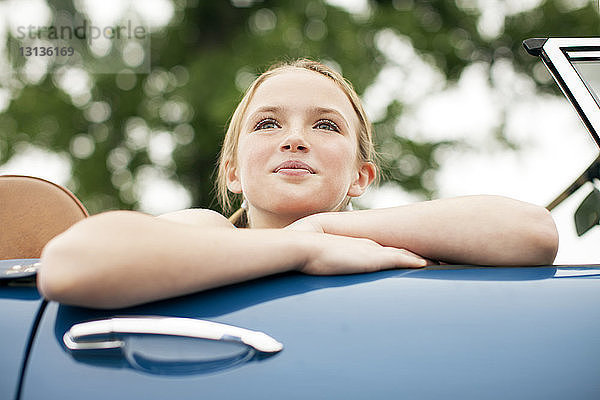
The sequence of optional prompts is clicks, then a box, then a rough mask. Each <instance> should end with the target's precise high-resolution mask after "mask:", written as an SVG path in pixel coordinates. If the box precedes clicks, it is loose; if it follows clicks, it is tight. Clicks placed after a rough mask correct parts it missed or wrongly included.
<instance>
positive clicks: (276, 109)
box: [248, 106, 350, 131]
mask: <svg viewBox="0 0 600 400" xmlns="http://www.w3.org/2000/svg"><path fill="white" fill-rule="evenodd" d="M284 111H285V108H284V107H281V106H262V107H259V108H257V109H256V110H255V111H254V112H253V113H252V114H251V115H250V116H249V118H248V120H251V119H253V118H254V116H255V115H257V114H261V113H270V112H271V113H281V112H284ZM309 111H310V113H311V114H334V115H336V116H337V117H338V118H339V119H341V120H342V121H343V122H344V125H346V129H348V131H350V125H349V124H348V121H346V118H344V116H343V115H342V113H341V112H339V111H338V110H336V109H335V108H330V107H319V106H314V107H311V108H310V109H309Z"/></svg>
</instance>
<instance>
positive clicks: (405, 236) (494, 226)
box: [290, 195, 558, 265]
mask: <svg viewBox="0 0 600 400" xmlns="http://www.w3.org/2000/svg"><path fill="white" fill-rule="evenodd" d="M306 223H309V224H312V225H314V226H317V227H318V229H317V230H319V229H322V231H323V232H325V233H331V234H336V235H345V236H353V237H363V238H369V239H371V240H374V241H376V242H377V243H380V244H381V245H384V246H393V247H400V248H404V249H407V250H410V251H412V252H414V253H416V254H419V255H421V256H423V257H427V258H431V259H435V260H441V261H444V262H449V263H455V264H463V263H464V264H478V265H542V264H550V263H552V262H553V260H554V258H555V256H556V252H557V249H558V233H557V231H556V226H555V225H554V221H553V219H552V217H551V216H550V213H549V212H548V211H547V210H546V209H544V208H542V207H539V206H535V205H532V204H529V203H524V202H521V201H517V200H513V199H509V198H505V197H500V196H487V195H485V196H465V197H457V198H451V199H441V200H433V201H426V202H422V203H415V204H410V205H406V206H400V207H393V208H386V209H376V210H361V211H352V212H342V213H322V214H316V215H312V216H309V217H306V218H303V219H301V220H299V221H296V222H295V223H294V224H292V225H290V228H292V229H293V228H294V225H295V224H297V225H301V224H306Z"/></svg>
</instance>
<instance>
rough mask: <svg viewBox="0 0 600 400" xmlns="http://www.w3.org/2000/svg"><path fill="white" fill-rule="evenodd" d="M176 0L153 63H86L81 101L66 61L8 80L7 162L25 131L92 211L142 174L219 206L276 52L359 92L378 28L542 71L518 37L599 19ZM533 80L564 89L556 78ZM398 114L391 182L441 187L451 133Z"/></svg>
mask: <svg viewBox="0 0 600 400" xmlns="http://www.w3.org/2000/svg"><path fill="white" fill-rule="evenodd" d="M479 3H482V2H479ZM173 4H174V10H175V11H174V16H173V18H172V19H171V22H170V23H169V25H167V26H165V27H164V28H162V29H158V30H156V31H154V32H153V34H152V37H151V71H150V73H149V74H137V75H132V74H126V73H121V74H95V75H92V76H91V88H90V93H91V98H90V99H89V100H88V101H85V102H77V101H73V99H72V96H70V95H69V94H67V93H66V92H65V91H64V90H62V89H60V88H59V86H60V85H59V84H58V83H57V79H58V78H57V74H56V73H53V72H56V71H57V70H58V68H59V67H60V66H58V65H51V66H50V67H49V68H50V69H49V71H48V73H47V74H46V75H45V76H44V78H43V79H42V80H41V81H39V82H36V83H29V82H27V80H26V79H25V78H23V76H24V75H23V74H21V75H19V77H20V80H19V82H20V83H19V82H17V83H14V82H13V84H12V86H9V85H7V84H6V83H5V84H4V85H5V86H7V87H8V88H9V89H10V90H11V92H12V100H11V103H10V106H9V107H8V109H7V110H6V111H5V112H4V113H2V114H0V150H3V151H0V164H2V163H4V162H6V161H7V160H8V159H9V158H10V157H11V156H12V155H13V154H14V153H15V152H17V151H18V150H19V148H20V144H22V143H32V144H35V145H38V146H41V147H43V148H47V149H49V150H52V151H55V152H59V153H65V154H67V155H68V157H69V158H70V159H71V161H72V172H73V178H72V180H71V182H70V184H69V185H70V187H71V188H72V189H73V190H74V191H75V192H76V194H77V195H78V196H79V197H80V198H81V199H82V201H83V202H84V204H86V205H87V206H88V208H90V211H91V212H93V213H95V212H99V211H103V210H107V209H114V208H138V207H139V194H138V193H137V192H136V186H135V182H136V179H138V178H140V177H141V176H142V175H143V174H147V176H150V177H152V176H162V177H164V178H168V179H171V180H174V181H177V182H180V183H181V184H182V185H183V186H184V187H185V188H186V189H187V190H188V191H189V192H190V193H191V196H192V199H193V200H192V205H193V206H195V207H209V208H217V205H216V202H215V201H214V190H213V186H214V185H213V181H214V171H215V166H216V161H217V157H218V153H219V150H220V145H221V141H222V137H223V133H224V131H225V126H226V124H227V121H228V119H229V117H230V115H231V113H232V111H233V109H234V107H235V105H236V104H237V102H238V101H239V99H240V98H241V94H242V92H243V90H244V89H245V87H246V86H247V85H248V83H249V81H250V80H251V79H252V78H253V77H254V76H256V75H257V74H258V73H260V72H261V71H263V70H264V69H265V68H266V67H267V66H268V65H269V64H271V63H272V62H274V61H277V60H281V59H285V58H296V57H310V58H315V59H319V60H323V61H325V62H327V63H330V64H333V65H336V66H337V67H338V68H340V69H341V71H342V72H343V74H344V75H345V76H346V78H348V79H349V80H350V81H351V82H352V83H353V84H354V86H355V88H356V89H357V91H358V93H359V94H361V93H364V91H365V90H366V89H367V88H368V87H369V86H370V85H371V84H372V83H373V82H374V81H375V79H376V77H377V75H378V73H379V72H380V71H381V70H382V68H384V66H386V65H388V64H389V63H390V62H391V61H390V60H389V59H388V58H387V57H386V56H385V54H383V53H382V51H381V49H380V48H379V47H378V43H377V38H378V33H380V32H382V31H387V32H393V33H394V34H395V35H398V36H401V37H405V38H408V39H409V41H410V43H411V45H412V47H413V48H414V49H415V51H416V52H417V53H418V54H419V55H420V56H421V57H422V58H423V59H424V60H425V61H426V62H428V63H429V64H430V65H432V66H433V67H435V68H436V69H437V70H439V71H441V72H442V73H443V75H444V76H445V78H446V84H447V85H450V84H452V82H455V81H456V80H457V79H458V78H459V77H460V74H461V72H462V71H463V70H464V69H465V68H466V67H467V66H468V65H470V64H472V63H473V62H484V63H486V65H488V66H489V67H490V68H492V66H493V65H494V63H495V62H497V61H498V60H509V61H510V62H511V63H512V64H513V65H514V67H515V69H517V70H519V71H523V72H525V73H526V74H527V75H529V76H534V71H533V68H534V66H535V64H536V62H538V61H537V60H536V59H535V58H533V57H531V56H528V55H527V54H526V53H525V52H524V51H523V50H522V48H521V42H522V40H524V39H526V38H530V37H547V36H589V35H597V34H598V33H599V32H598V29H599V26H600V24H598V12H597V10H596V9H595V7H594V3H593V2H590V3H589V4H588V5H587V6H584V7H581V8H578V9H573V10H570V9H568V1H567V0H546V1H541V4H540V5H539V6H537V7H535V8H533V9H530V10H527V11H524V12H521V13H517V14H514V15H508V16H507V17H506V18H505V21H504V22H505V23H504V28H503V30H502V31H501V32H500V33H499V34H497V35H495V36H493V37H488V36H486V35H484V34H482V33H481V32H480V31H481V28H478V24H479V23H480V20H481V13H482V10H481V9H479V8H478V7H477V4H478V2H477V1H475V0H472V1H469V0H456V1H449V0H393V1H384V0H378V1H371V2H370V3H369V11H368V12H365V13H362V14H353V13H350V12H349V11H347V10H345V9H343V8H340V7H336V6H334V5H331V4H329V3H327V2H323V1H319V0H282V1H273V0H264V1H245V2H242V1H240V0H238V1H231V2H229V1H193V0H187V1H186V0H173ZM236 5H237V6H236ZM240 5H243V7H242V6H240ZM51 8H52V10H53V14H54V15H55V16H56V15H58V14H59V13H60V14H62V15H70V16H76V15H78V14H79V13H80V11H79V10H78V9H77V8H76V6H75V5H74V4H73V2H71V1H70V0H62V1H55V2H52V3H51ZM93 62H94V59H92V58H90V59H88V60H86V63H93ZM537 84H538V86H539V88H540V90H545V91H554V92H556V89H555V88H554V84H553V83H552V82H547V81H540V82H537ZM93 107H95V108H93ZM107 110H108V111H107ZM98 112H99V113H100V114H102V113H104V114H106V113H107V112H108V113H109V114H108V118H106V119H105V120H103V119H102V118H98V117H94V113H96V114H98ZM402 112H403V104H401V103H399V102H398V101H394V102H392V103H390V104H389V105H388V107H387V111H386V113H385V115H384V116H383V117H382V118H380V119H379V120H378V121H375V129H376V135H377V142H378V148H379V149H380V151H381V153H382V162H381V164H382V167H383V170H384V181H386V182H394V183H396V184H398V185H400V186H402V187H403V188H404V189H406V190H408V191H412V192H416V193H419V194H421V195H422V196H424V197H431V196H432V195H434V193H435V187H433V186H432V185H431V184H430V183H429V184H428V183H427V182H425V181H424V177H427V176H429V177H431V174H432V173H434V172H435V171H436V169H437V168H438V167H439V165H438V163H437V161H436V158H435V150H436V149H437V148H438V147H440V146H448V145H451V144H452V142H451V141H442V142H418V141H414V140H409V139H406V138H403V137H402V136H401V135H398V134H397V128H396V125H397V121H398V118H399V116H400V115H401V114H402ZM90 115H91V116H90ZM75 138H79V139H78V140H80V141H83V142H84V143H88V144H89V143H92V145H93V152H92V153H91V154H86V155H84V156H82V155H81V154H79V155H78V154H77V152H76V151H73V148H74V146H75V144H74V142H73V141H74V140H75ZM161 140H162V141H164V143H165V145H164V146H167V147H168V146H172V147H173V151H172V156H169V152H168V151H167V152H166V155H165V154H163V155H162V156H161V155H160V154H159V155H158V156H157V155H156V154H154V155H153V154H152V152H151V151H150V150H149V148H150V146H149V142H151V141H154V146H155V148H156V146H158V147H160V143H161ZM159 153H160V152H159ZM406 157H411V160H417V162H416V164H415V165H416V166H414V168H408V169H407V168H402V160H403V159H405V158H406ZM148 171H153V173H154V174H158V175H152V174H148ZM428 171H429V173H427V172H428Z"/></svg>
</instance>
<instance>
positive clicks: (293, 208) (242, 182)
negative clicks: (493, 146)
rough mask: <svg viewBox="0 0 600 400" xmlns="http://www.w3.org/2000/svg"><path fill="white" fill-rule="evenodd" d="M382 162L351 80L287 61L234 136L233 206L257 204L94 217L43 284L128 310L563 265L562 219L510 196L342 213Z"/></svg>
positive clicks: (65, 241)
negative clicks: (286, 288) (292, 278)
mask: <svg viewBox="0 0 600 400" xmlns="http://www.w3.org/2000/svg"><path fill="white" fill-rule="evenodd" d="M374 158H375V153H374V150H373V142H372V133H371V126H370V124H369V122H368V120H367V117H366V115H365V112H364V110H363V108H362V105H361V103H360V100H359V98H358V96H357V95H356V93H355V92H354V90H353V89H352V87H351V85H350V84H349V83H348V82H347V81H345V80H344V78H342V76H340V75H339V74H338V73H337V72H335V71H333V70H332V69H330V68H328V67H327V66H325V65H322V64H320V63H317V62H314V61H310V60H304V59H302V60H297V61H294V62H291V63H287V64H281V65H277V66H274V67H272V68H271V69H269V70H268V71H267V72H265V73H264V74H262V75H261V76H260V77H259V78H258V79H256V81H255V82H254V83H253V84H252V85H251V86H250V88H249V89H248V91H247V92H246V94H245V95H244V97H243V99H242V101H241V102H240V104H239V105H238V107H237V108H236V110H235V112H234V114H233V117H232V119H231V122H230V125H229V128H228V130H227V133H226V136H225V141H224V145H223V149H222V153H221V158H220V162H219V174H218V189H219V196H220V200H221V202H222V205H223V209H225V210H228V209H230V207H231V204H232V200H231V198H230V195H237V196H242V197H243V199H244V201H243V205H242V208H240V209H239V210H238V211H236V212H235V213H234V214H233V215H232V217H231V218H230V220H228V219H226V218H225V217H223V216H222V215H221V214H219V213H216V212H214V211H210V210H201V209H191V210H183V211H178V212H174V213H169V214H165V215H161V216H159V217H152V216H149V215H145V214H142V213H139V212H132V211H111V212H107V213H103V214H99V215H96V216H93V217H90V218H87V219H85V220H83V221H81V222H79V223H77V224H75V225H74V226H73V227H71V228H70V229H69V230H67V231H66V232H65V233H63V234H61V235H59V236H57V237H56V238H55V239H53V240H52V241H50V242H49V243H48V245H47V246H46V247H45V249H44V251H43V254H42V260H41V263H42V268H41V269H40V272H39V276H38V287H39V289H40V291H41V293H42V294H43V295H44V296H45V297H47V298H49V299H51V300H56V301H60V302H63V303H68V304H77V305H82V306H89V307H99V308H116V307H124V306H130V305H135V304H140V303H144V302H148V301H153V300H158V299H163V298H168V297H172V296H178V295H183V294H188V293H192V292H196V291H201V290H205V289H209V288H214V287H217V286H222V285H227V284H231V283H234V282H240V281H244V280H248V279H253V278H257V277H260V276H265V275H269V274H275V273H279V272H284V271H289V270H298V271H301V272H304V273H307V274H319V275H321V274H322V275H327V274H349V273H361V272H369V271H377V270H382V269H388V268H419V267H423V266H425V265H427V264H428V263H432V261H429V260H440V261H443V262H447V263H463V264H482V265H526V264H529V265H536V264H548V263H552V261H553V260H554V257H555V255H556V251H557V246H558V236H557V231H556V227H555V225H554V222H553V220H552V218H551V216H550V214H549V213H548V212H547V211H546V210H545V209H544V208H541V207H538V206H534V205H531V204H527V203H522V202H519V201H516V200H512V199H508V198H503V197H498V196H468V197H460V198H454V199H443V200H434V201H427V202H422V203H417V204H412V205H406V206H400V207H393V208H388V209H378V210H362V211H344V212H342V211H343V210H346V209H347V208H348V205H349V204H350V199H351V198H352V197H357V196H360V195H361V194H363V193H364V191H365V190H366V189H367V187H368V186H369V185H370V184H371V183H372V182H373V181H374V180H375V179H376V176H377V168H376V166H375V164H374ZM238 228H249V229H238Z"/></svg>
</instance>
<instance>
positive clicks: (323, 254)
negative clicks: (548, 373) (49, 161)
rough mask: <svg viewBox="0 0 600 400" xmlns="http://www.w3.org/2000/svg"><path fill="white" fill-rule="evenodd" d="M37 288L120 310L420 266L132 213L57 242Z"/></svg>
mask: <svg viewBox="0 0 600 400" xmlns="http://www.w3.org/2000/svg"><path fill="white" fill-rule="evenodd" d="M41 264H42V267H41V269H40V271H39V273H38V288H39V290H40V292H41V293H42V294H43V295H44V296H45V297H47V298H48V299H50V300H55V301H59V302H62V303H67V304H75V305H80V306H87V307H95V308H118V307H126V306H131V305H136V304H141V303H145V302H149V301H154V300H160V299H164V298H169V297H174V296H180V295H184V294H189V293H193V292H197V291H201V290H206V289H210V288H214V287H218V286H223V285H227V284H231V283H236V282H241V281H245V280H249V279H253V278H258V277H261V276H266V275H270V274H275V273H279V272H285V271H290V270H294V269H299V270H302V271H304V272H308V273H317V274H340V273H355V272H367V271H375V270H381V269H386V268H396V267H420V266H422V265H423V264H422V260H421V259H418V258H416V257H414V256H412V255H410V254H409V253H408V252H405V251H403V250H400V249H395V248H388V247H383V246H380V245H379V244H377V243H375V242H373V241H371V240H369V239H357V238H349V237H342V236H336V235H329V234H321V233H313V232H300V231H292V230H284V229H231V228H228V227H226V226H215V227H210V226H209V227H206V226H199V225H193V224H183V223H179V222H174V221H172V220H169V219H168V218H164V219H160V218H155V217H152V216H150V215H146V214H142V213H138V212H132V211H112V212H107V213H103V214H99V215H96V216H93V217H90V218H87V219H85V220H83V221H81V222H79V223H77V224H75V225H73V226H72V227H71V228H70V229H68V230H67V231H66V232H64V233H63V234H61V235H59V236H57V237H55V238H54V239H52V240H51V241H50V242H49V243H48V244H47V245H46V247H45V248H44V251H43V253H42V256H41Z"/></svg>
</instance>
